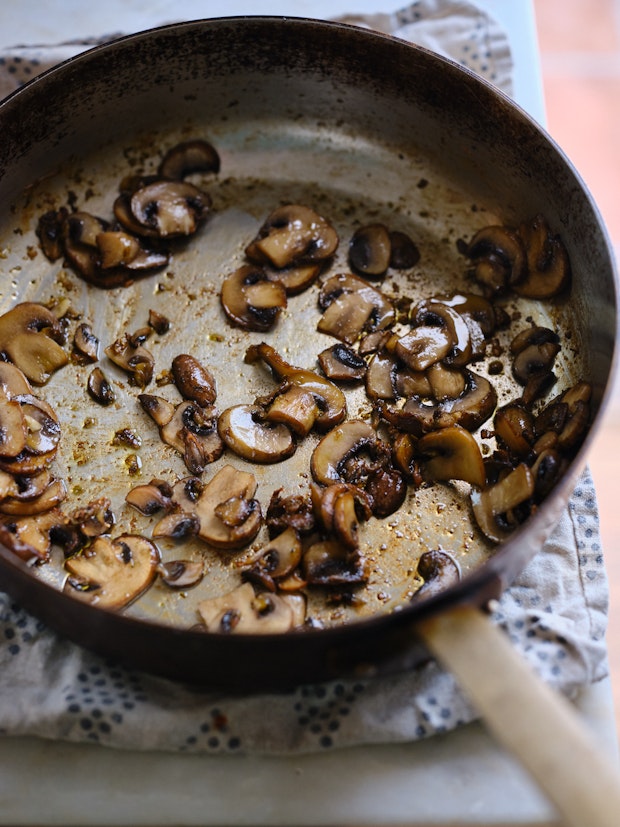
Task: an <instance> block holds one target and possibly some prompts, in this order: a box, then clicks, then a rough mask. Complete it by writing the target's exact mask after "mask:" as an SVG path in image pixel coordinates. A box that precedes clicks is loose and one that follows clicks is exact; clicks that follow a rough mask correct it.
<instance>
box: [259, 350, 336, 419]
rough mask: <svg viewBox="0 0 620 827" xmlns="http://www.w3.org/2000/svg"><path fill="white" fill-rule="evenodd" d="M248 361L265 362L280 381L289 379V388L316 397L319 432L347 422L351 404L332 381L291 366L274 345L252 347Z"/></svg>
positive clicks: (310, 371) (312, 372)
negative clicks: (345, 420) (348, 409)
mask: <svg viewBox="0 0 620 827" xmlns="http://www.w3.org/2000/svg"><path fill="white" fill-rule="evenodd" d="M245 359H246V362H249V363H253V362H256V361H258V360H259V359H260V360H262V361H263V362H264V363H265V364H266V365H267V366H268V367H269V368H271V370H272V372H273V374H274V376H275V378H276V379H278V380H286V382H287V383H288V384H289V385H296V386H298V387H300V388H301V389H302V390H304V391H307V392H308V393H310V394H312V396H313V397H314V399H315V400H316V402H317V405H318V408H319V414H318V416H317V418H316V420H315V425H316V427H317V428H318V429H319V430H327V429H328V428H331V427H333V426H334V425H337V424H339V423H340V422H342V421H343V419H344V418H345V417H346V414H347V402H346V398H345V396H344V394H343V392H342V391H341V390H340V388H339V387H337V386H336V385H335V384H334V383H333V382H331V381H330V380H329V379H326V378H325V377H324V376H320V375H319V374H318V373H315V372H314V371H312V370H305V369H304V368H298V367H295V366H294V365H291V364H289V363H288V362H287V361H286V360H285V359H283V358H282V357H281V356H280V354H279V353H278V352H277V351H276V350H274V348H272V347H271V345H268V344H266V343H265V342H261V343H260V344H259V345H252V346H251V347H250V348H248V351H247V353H246V357H245Z"/></svg>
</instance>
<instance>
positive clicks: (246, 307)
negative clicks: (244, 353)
mask: <svg viewBox="0 0 620 827" xmlns="http://www.w3.org/2000/svg"><path fill="white" fill-rule="evenodd" d="M220 301H221V304H222V308H223V310H224V312H225V313H226V316H227V317H228V318H229V319H230V321H231V322H232V323H233V324H234V325H237V326H238V327H242V328H244V329H245V330H257V331H265V330H269V329H270V328H271V327H273V325H274V324H275V323H276V321H277V319H278V316H279V315H280V313H281V311H282V310H284V308H285V307H286V306H287V298H286V289H285V288H284V285H283V284H281V283H280V282H279V281H275V280H273V279H270V278H269V276H268V275H267V273H266V272H265V271H264V270H263V269H262V268H261V267H257V266H256V265H253V264H245V265H243V266H242V267H239V268H238V269H237V270H235V271H234V272H233V273H231V274H230V275H229V276H227V277H226V278H225V279H224V281H223V282H222V290H221V292H220Z"/></svg>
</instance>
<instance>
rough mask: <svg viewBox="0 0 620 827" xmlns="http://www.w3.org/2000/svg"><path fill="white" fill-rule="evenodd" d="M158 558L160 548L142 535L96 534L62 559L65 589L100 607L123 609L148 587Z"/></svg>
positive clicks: (154, 573)
mask: <svg viewBox="0 0 620 827" xmlns="http://www.w3.org/2000/svg"><path fill="white" fill-rule="evenodd" d="M160 562H161V557H160V553H159V549H158V548H157V546H156V545H155V544H154V543H152V542H151V541H150V540H147V539H146V538H145V537H141V536H139V535H135V534H122V535H121V536H120V537H117V538H116V539H115V540H111V539H110V538H109V537H103V536H102V537H96V538H95V540H94V541H93V542H92V543H91V545H90V546H88V548H86V549H84V550H82V551H81V552H80V553H79V554H76V555H75V556H73V557H70V558H68V559H67V560H65V568H66V570H67V572H68V573H69V577H68V578H67V581H66V585H65V592H66V593H68V594H71V595H73V596H75V597H78V598H79V599H80V600H84V601H86V602H87V603H91V604H93V605H96V606H99V607H101V608H106V609H122V608H123V607H124V606H127V605H129V603H132V602H133V601H134V600H135V599H136V598H138V597H139V596H140V595H141V594H143V593H144V592H145V591H146V590H147V589H148V588H149V586H150V585H151V584H152V583H153V581H154V579H155V577H156V574H157V570H158V566H159V564H160Z"/></svg>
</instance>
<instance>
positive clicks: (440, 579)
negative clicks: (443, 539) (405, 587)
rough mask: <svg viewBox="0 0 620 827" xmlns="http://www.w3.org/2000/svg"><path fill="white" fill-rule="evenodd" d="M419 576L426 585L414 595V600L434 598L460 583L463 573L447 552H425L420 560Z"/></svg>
mask: <svg viewBox="0 0 620 827" xmlns="http://www.w3.org/2000/svg"><path fill="white" fill-rule="evenodd" d="M417 574H418V575H419V576H420V577H421V578H422V579H423V580H424V583H423V584H422V586H420V588H419V589H418V591H417V592H416V593H415V594H414V596H413V600H421V599H422V598H427V597H434V596H435V595H436V594H440V593H441V592H443V591H445V590H446V589H448V588H449V587H450V586H452V585H454V584H455V583H458V581H459V580H460V579H461V573H460V570H459V567H458V564H457V563H456V561H455V560H454V558H452V557H451V556H450V555H449V554H446V553H445V551H439V550H435V549H434V550H432V551H425V552H424V554H422V555H421V557H420V559H419V560H418V568H417Z"/></svg>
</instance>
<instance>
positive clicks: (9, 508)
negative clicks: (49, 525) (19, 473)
mask: <svg viewBox="0 0 620 827" xmlns="http://www.w3.org/2000/svg"><path fill="white" fill-rule="evenodd" d="M66 496H67V486H66V485H65V482H64V480H62V479H51V480H50V481H49V484H48V485H47V487H46V488H45V489H44V490H43V491H42V492H41V493H40V494H39V495H38V496H36V497H28V498H25V497H23V496H16V497H6V498H5V499H3V500H1V501H0V512H1V513H2V514H8V515H11V516H15V517H31V516H33V515H35V514H43V513H44V512H46V511H51V510H52V509H53V508H56V506H58V505H60V503H61V502H62V501H63V500H64V499H65V498H66Z"/></svg>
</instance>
